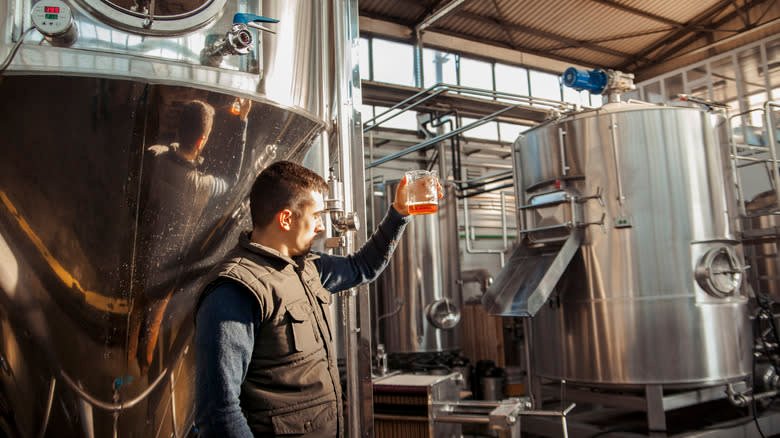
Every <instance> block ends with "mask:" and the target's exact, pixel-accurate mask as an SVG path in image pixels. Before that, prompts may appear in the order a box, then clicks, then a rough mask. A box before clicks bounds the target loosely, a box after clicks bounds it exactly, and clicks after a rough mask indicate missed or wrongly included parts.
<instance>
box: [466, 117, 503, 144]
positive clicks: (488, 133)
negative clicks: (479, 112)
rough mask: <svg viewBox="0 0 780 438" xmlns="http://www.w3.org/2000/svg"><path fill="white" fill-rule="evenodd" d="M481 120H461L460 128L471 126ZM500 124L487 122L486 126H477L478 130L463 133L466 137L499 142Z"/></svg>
mask: <svg viewBox="0 0 780 438" xmlns="http://www.w3.org/2000/svg"><path fill="white" fill-rule="evenodd" d="M477 120H479V119H472V118H468V117H461V118H460V123H461V124H460V126H461V127H463V126H466V125H470V124H472V123H474V122H476V121H477ZM497 125H498V124H497V123H496V122H487V123H485V124H484V125H480V126H477V127H476V128H473V129H469V130H468V131H463V136H464V137H470V138H479V139H482V140H494V141H498V126H497Z"/></svg>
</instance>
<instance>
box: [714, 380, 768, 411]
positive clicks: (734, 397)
mask: <svg viewBox="0 0 780 438" xmlns="http://www.w3.org/2000/svg"><path fill="white" fill-rule="evenodd" d="M726 394H728V398H729V401H730V402H731V404H733V405H734V406H738V407H741V408H743V407H745V406H747V405H748V404H750V403H752V402H753V401H754V400H755V401H758V400H763V399H766V398H770V397H775V396H776V395H778V394H780V390H777V389H775V390H772V391H766V392H760V393H758V394H747V393H744V392H738V391H736V390H735V389H734V384H733V383H729V384H728V385H727V386H726Z"/></svg>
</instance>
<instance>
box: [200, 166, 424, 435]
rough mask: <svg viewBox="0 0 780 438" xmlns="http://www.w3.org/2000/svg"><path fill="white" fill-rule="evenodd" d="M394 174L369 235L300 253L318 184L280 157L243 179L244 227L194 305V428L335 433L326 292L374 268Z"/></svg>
mask: <svg viewBox="0 0 780 438" xmlns="http://www.w3.org/2000/svg"><path fill="white" fill-rule="evenodd" d="M404 188H405V182H403V181H402V182H401V184H399V187H398V190H397V191H396V197H395V200H394V202H393V206H392V208H390V209H389V211H388V214H387V215H386V216H385V218H384V219H383V220H382V223H381V224H379V227H378V229H377V231H376V232H374V234H373V235H372V236H371V238H370V239H369V241H368V242H367V243H366V244H365V245H364V246H363V247H362V248H361V249H360V250H359V251H357V252H356V253H355V254H353V255H350V256H347V257H341V256H331V255H327V254H314V253H311V252H310V250H311V245H312V242H313V240H314V238H315V237H316V236H317V234H319V233H320V232H322V231H324V229H325V227H324V225H323V218H322V215H323V214H324V208H325V204H324V200H323V195H324V194H325V193H326V190H327V184H326V183H325V181H324V180H323V179H322V177H320V176H319V175H317V174H316V173H314V172H312V171H310V170H308V169H306V168H305V167H302V166H300V165H297V164H295V163H291V162H286V161H281V162H276V163H274V164H272V165H270V166H269V167H268V168H267V169H265V170H264V171H263V172H262V173H261V174H260V176H258V178H257V180H256V181H255V183H254V186H253V187H252V192H251V195H250V203H251V210H252V222H253V229H252V232H251V233H247V234H245V235H243V236H242V237H241V240H240V243H239V245H238V246H237V247H236V248H235V249H234V250H233V251H232V252H231V253H229V254H228V255H227V257H226V259H225V261H224V262H223V263H222V264H221V265H219V266H218V267H217V268H216V270H215V272H216V274H215V275H214V277H213V281H211V283H210V284H209V286H207V287H206V289H205V290H204V295H203V296H202V297H201V301H200V303H199V308H198V311H197V316H196V333H195V344H196V347H197V359H196V363H197V366H196V368H197V376H196V379H197V382H196V384H197V391H196V416H197V424H198V428H199V430H200V432H201V434H202V435H203V436H208V437H211V436H225V437H250V436H252V435H255V436H283V435H295V436H305V437H315V436H316V437H335V436H341V435H342V434H343V431H344V424H343V420H342V406H341V387H340V383H339V376H338V370H337V368H336V356H335V355H336V352H335V351H334V347H333V331H334V327H333V322H332V321H330V320H329V310H328V307H329V304H330V302H331V293H332V292H337V291H339V290H344V289H348V288H351V287H353V286H357V285H359V284H362V283H366V282H369V281H371V280H373V279H375V278H376V277H377V276H378V275H379V274H380V273H381V272H382V270H383V269H384V268H385V266H386V265H387V263H388V261H389V259H390V256H391V255H392V252H393V250H394V248H395V244H396V242H397V240H398V238H399V237H400V236H401V234H402V232H403V230H404V228H405V226H406V224H407V223H408V221H409V218H408V217H407V216H408V210H407V206H406V195H405V190H404Z"/></svg>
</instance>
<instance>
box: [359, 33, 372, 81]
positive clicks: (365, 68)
mask: <svg viewBox="0 0 780 438" xmlns="http://www.w3.org/2000/svg"><path fill="white" fill-rule="evenodd" d="M370 44H371V41H369V39H368V38H361V39H360V79H366V80H370V79H371V55H370V54H371V50H370V49H371V46H370Z"/></svg>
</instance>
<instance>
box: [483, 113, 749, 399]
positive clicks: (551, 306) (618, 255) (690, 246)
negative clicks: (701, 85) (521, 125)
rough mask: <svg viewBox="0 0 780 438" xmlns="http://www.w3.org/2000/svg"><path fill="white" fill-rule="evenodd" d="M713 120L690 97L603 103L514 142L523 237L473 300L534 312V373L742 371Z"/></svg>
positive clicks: (737, 265)
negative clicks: (673, 103) (675, 103)
mask: <svg viewBox="0 0 780 438" xmlns="http://www.w3.org/2000/svg"><path fill="white" fill-rule="evenodd" d="M720 124H722V121H718V120H717V119H716V118H715V117H714V116H712V115H710V114H709V113H706V112H703V111H700V110H697V109H693V108H678V107H658V106H649V105H645V104H629V103H610V104H607V105H605V106H604V107H602V108H600V109H598V110H589V111H584V112H580V113H576V114H573V115H569V116H566V117H563V118H561V119H559V120H554V121H550V122H548V123H545V124H543V125H541V126H539V127H536V128H534V129H531V130H529V131H527V132H526V133H524V134H523V135H522V136H521V137H520V138H519V139H518V140H517V141H516V142H515V145H514V163H515V175H516V187H517V193H518V197H519V200H520V201H519V203H518V205H520V207H519V211H518V221H519V222H518V223H521V224H523V232H522V236H523V239H522V241H521V242H520V243H521V244H520V245H519V246H518V248H517V250H516V251H515V252H514V254H513V256H512V258H511V259H510V261H509V263H507V267H506V268H504V270H503V271H502V273H501V274H500V276H499V278H498V279H497V281H496V283H495V284H494V286H493V287H492V288H491V289H490V290H489V292H488V294H487V296H486V298H485V300H484V301H483V303H484V304H485V305H486V307H487V308H488V309H489V311H491V313H494V314H499V315H506V316H510V315H511V316H526V317H533V319H532V322H531V327H532V331H533V339H532V345H533V348H532V352H533V356H534V361H533V366H532V369H533V371H534V373H535V374H536V375H538V376H541V377H546V378H550V379H555V380H565V381H567V382H573V383H581V384H586V385H593V386H612V387H615V386H617V387H621V388H630V387H641V386H643V385H662V386H663V387H671V388H674V387H678V388H682V387H698V386H706V385H710V384H717V383H722V382H726V381H732V380H738V379H743V378H745V377H746V376H747V375H748V374H749V373H750V371H751V370H750V367H751V360H750V357H751V356H750V355H751V348H752V332H751V328H750V327H751V326H750V324H749V319H748V310H747V299H746V298H745V297H743V296H742V295H741V294H740V284H741V281H742V272H743V269H744V262H743V259H742V256H741V249H740V247H739V242H738V241H737V240H736V237H735V234H734V228H733V223H734V219H735V218H734V217H733V216H730V214H732V215H733V210H731V211H730V210H729V209H730V208H731V207H732V206H734V205H735V202H734V200H733V197H732V193H731V187H733V181H732V179H731V172H730V170H729V169H730V167H729V161H728V155H727V150H728V149H727V147H726V145H725V143H726V138H725V137H722V136H721V135H720V134H719V129H718V128H717V126H718V125H720Z"/></svg>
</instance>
